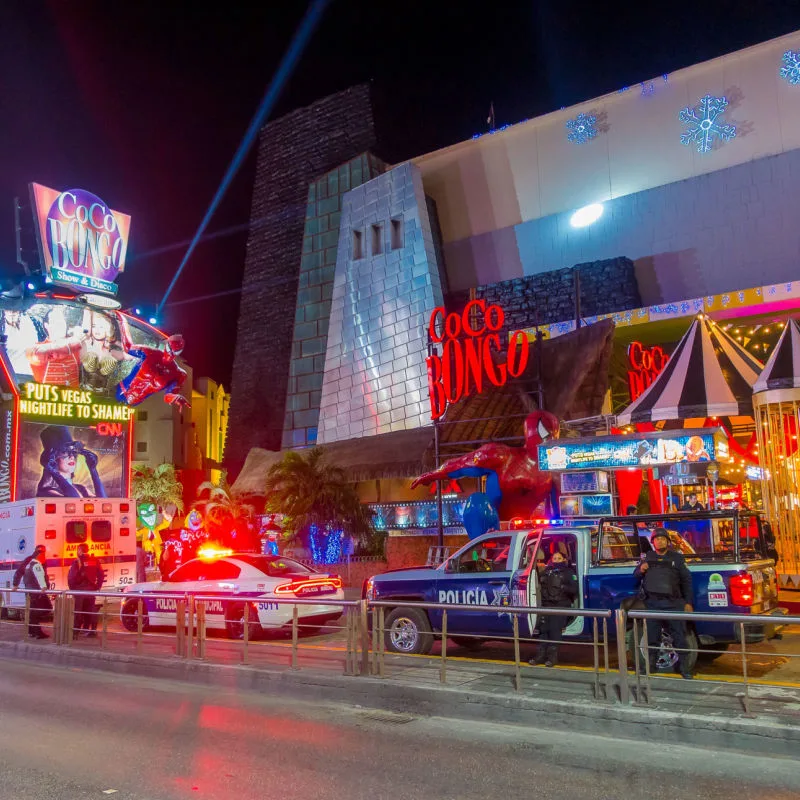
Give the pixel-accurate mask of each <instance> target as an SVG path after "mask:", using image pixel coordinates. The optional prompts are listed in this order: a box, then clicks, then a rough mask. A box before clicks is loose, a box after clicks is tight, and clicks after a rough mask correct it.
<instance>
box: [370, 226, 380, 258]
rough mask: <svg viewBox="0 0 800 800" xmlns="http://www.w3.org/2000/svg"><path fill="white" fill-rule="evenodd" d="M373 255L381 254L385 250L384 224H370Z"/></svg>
mask: <svg viewBox="0 0 800 800" xmlns="http://www.w3.org/2000/svg"><path fill="white" fill-rule="evenodd" d="M370 234H371V239H372V242H371V250H372V255H374V256H379V255H380V254H381V253H382V252H383V225H370Z"/></svg>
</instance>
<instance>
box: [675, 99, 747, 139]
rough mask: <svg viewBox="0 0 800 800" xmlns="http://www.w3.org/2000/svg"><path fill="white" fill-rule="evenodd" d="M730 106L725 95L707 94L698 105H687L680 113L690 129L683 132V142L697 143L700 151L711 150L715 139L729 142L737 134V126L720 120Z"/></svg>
mask: <svg viewBox="0 0 800 800" xmlns="http://www.w3.org/2000/svg"><path fill="white" fill-rule="evenodd" d="M727 107H728V100H727V99H726V98H725V97H712V96H711V95H710V94H707V95H706V96H705V97H703V98H701V99H700V104H699V105H697V106H694V107H692V106H687V107H686V108H684V109H683V111H681V113H680V114H679V115H678V117H679V119H680V121H681V122H685V123H686V124H687V125H688V126H689V129H688V130H686V131H684V132H683V133H682V134H681V143H682V144H685V145H690V144H692V143H693V142H695V143H696V144H697V152H698V153H707V152H708V151H709V150H711V147H712V146H713V144H714V140H715V139H719V140H720V141H724V142H729V141H730V140H731V139H733V138H734V137H735V136H736V126H735V125H728V124H726V123H724V122H721V121H720V120H719V116H720V114H722V113H723V112H724V111H725V109H726V108H727Z"/></svg>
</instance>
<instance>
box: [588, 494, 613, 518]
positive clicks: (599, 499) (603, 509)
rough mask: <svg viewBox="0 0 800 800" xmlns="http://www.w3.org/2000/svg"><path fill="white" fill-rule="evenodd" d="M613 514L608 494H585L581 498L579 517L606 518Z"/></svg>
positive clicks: (610, 498) (611, 500) (611, 501)
mask: <svg viewBox="0 0 800 800" xmlns="http://www.w3.org/2000/svg"><path fill="white" fill-rule="evenodd" d="M613 513H614V502H613V499H612V497H611V495H610V494H586V495H583V496H582V497H581V516H584V517H604V516H605V517H607V516H610V515H611V514H613Z"/></svg>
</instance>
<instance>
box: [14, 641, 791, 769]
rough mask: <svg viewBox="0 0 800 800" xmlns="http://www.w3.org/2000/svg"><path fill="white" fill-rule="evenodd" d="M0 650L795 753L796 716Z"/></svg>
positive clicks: (332, 696) (498, 718) (208, 682)
mask: <svg viewBox="0 0 800 800" xmlns="http://www.w3.org/2000/svg"><path fill="white" fill-rule="evenodd" d="M0 658H14V659H19V660H25V661H32V662H37V663H40V664H47V665H51V666H63V667H68V668H79V669H100V670H104V671H107V672H114V673H117V674H120V673H122V674H124V675H135V676H137V677H145V678H148V677H149V678H158V679H166V680H180V681H188V682H190V683H194V684H200V685H204V686H220V687H225V688H229V689H230V688H235V689H240V690H245V691H258V692H261V693H264V692H267V691H269V692H271V693H274V694H277V695H282V696H290V697H293V698H295V699H298V700H306V701H308V700H312V701H314V700H318V701H320V702H337V703H343V704H347V705H351V706H361V707H366V708H376V709H384V710H389V711H395V712H400V713H405V714H414V715H419V716H432V717H433V716H435V717H447V718H456V719H462V720H469V721H473V722H477V723H480V722H500V723H516V724H520V725H527V726H530V727H534V728H540V729H547V730H554V731H567V732H573V733H584V734H590V735H600V736H612V737H614V738H619V739H636V740H639V741H647V742H663V743H669V744H682V745H694V746H700V747H706V748H714V749H730V750H736V751H737V752H748V753H757V754H765V755H771V756H789V757H796V756H797V752H798V748H799V747H800V724H798V725H791V724H786V723H783V722H780V721H777V720H775V719H772V718H770V719H746V718H732V717H723V716H702V715H699V714H686V713H680V714H679V713H675V712H671V711H663V710H660V709H651V708H644V707H636V706H622V705H614V704H604V703H594V702H590V701H586V702H583V703H581V702H575V701H565V700H553V699H547V698H537V697H531V696H529V695H512V694H499V693H498V694H495V693H491V692H480V691H472V690H469V689H461V688H454V687H448V686H441V687H439V686H436V687H430V686H407V685H403V684H400V683H395V682H391V681H387V680H384V679H380V678H372V677H351V676H346V675H331V674H330V673H322V672H315V671H313V670H303V671H290V670H288V669H283V670H281V669H269V668H263V667H252V666H244V665H226V664H210V663H207V662H200V661H187V660H183V659H166V658H158V657H154V656H143V655H128V654H124V653H109V652H86V651H80V650H75V649H70V648H65V647H59V648H55V647H47V646H44V647H43V646H41V645H36V644H28V643H27V642H0Z"/></svg>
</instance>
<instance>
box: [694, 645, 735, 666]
mask: <svg viewBox="0 0 800 800" xmlns="http://www.w3.org/2000/svg"><path fill="white" fill-rule="evenodd" d="M729 647H730V644H714V645H712V646H711V651H709V650H706V649H705V648H703V647H701V648H700V649H699V650H698V651H697V661H698V662H699V663H702V664H710V663H711V662H712V661H716V660H717V659H718V658H719V657H720V656H724V655H725V651H727V649H728V648H729ZM719 650H721V651H722V652H712V651H719Z"/></svg>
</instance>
